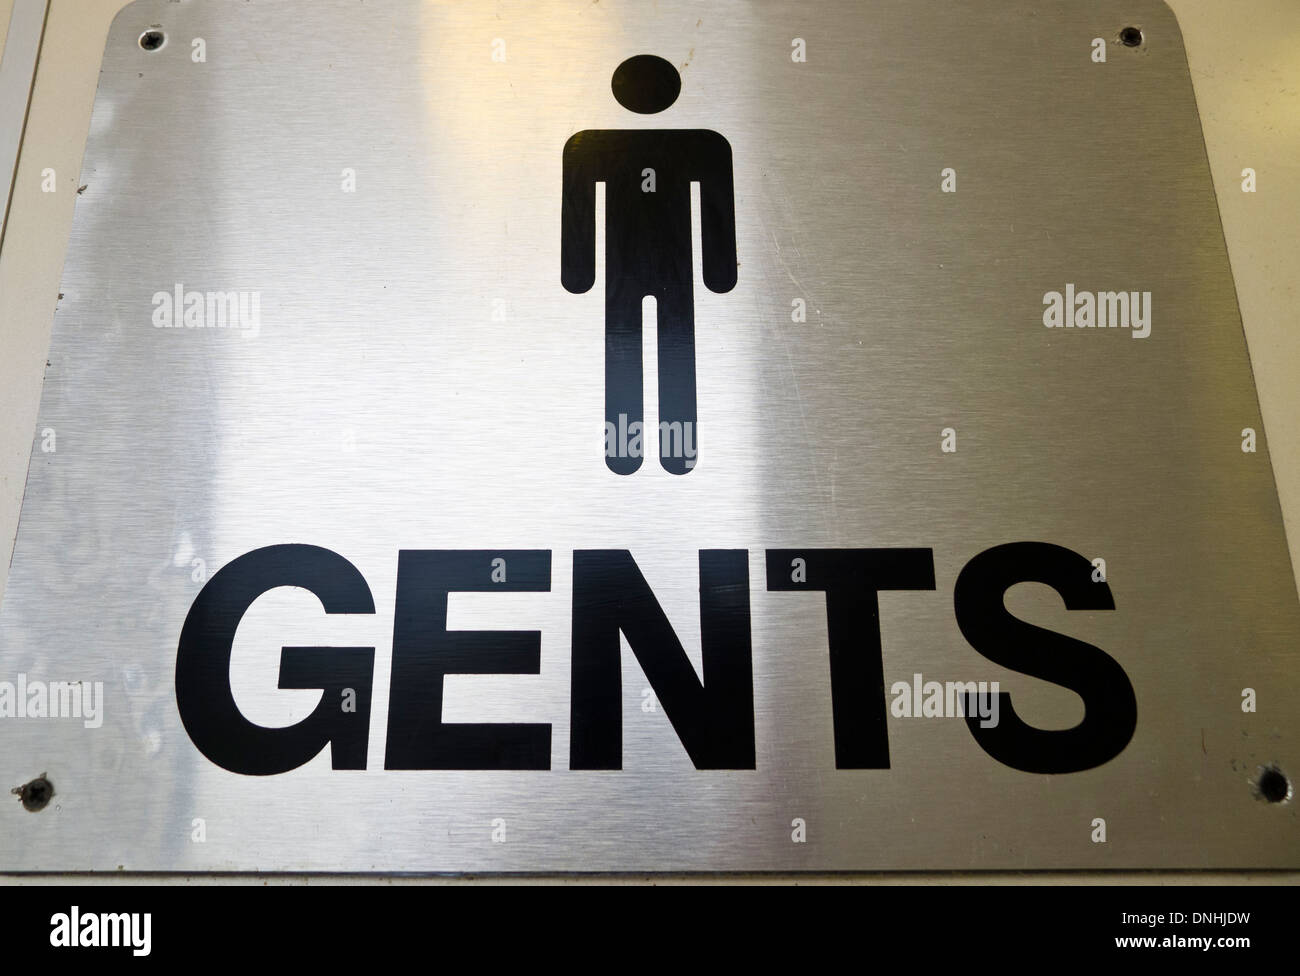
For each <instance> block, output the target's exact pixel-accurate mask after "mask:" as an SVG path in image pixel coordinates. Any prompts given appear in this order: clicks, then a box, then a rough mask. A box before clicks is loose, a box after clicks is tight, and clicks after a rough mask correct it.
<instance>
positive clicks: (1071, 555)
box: [953, 542, 1137, 773]
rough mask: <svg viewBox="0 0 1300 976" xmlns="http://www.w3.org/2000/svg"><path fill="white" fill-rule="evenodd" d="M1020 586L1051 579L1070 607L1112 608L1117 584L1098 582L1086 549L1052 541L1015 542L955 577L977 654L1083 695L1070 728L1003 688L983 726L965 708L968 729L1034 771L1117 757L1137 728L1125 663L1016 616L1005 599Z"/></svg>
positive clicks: (1072, 768) (1005, 758)
mask: <svg viewBox="0 0 1300 976" xmlns="http://www.w3.org/2000/svg"><path fill="white" fill-rule="evenodd" d="M1016 583H1045V584H1047V585H1048V586H1050V587H1052V588H1053V589H1054V590H1056V591H1057V592H1058V593H1059V594H1061V597H1062V599H1063V600H1064V601H1065V606H1066V608H1067V609H1069V610H1114V609H1115V601H1114V599H1113V598H1112V596H1111V592H1110V587H1109V586H1108V585H1107V584H1106V583H1104V582H1098V583H1094V582H1092V563H1091V562H1089V561H1088V559H1087V558H1086V557H1084V556H1081V555H1079V554H1078V553H1076V552H1072V551H1071V550H1069V549H1066V548H1064V547H1062V546H1055V545H1051V544H1050V543H1046V542H1012V543H1008V544H1006V545H1001V546H994V547H993V548H992V549H986V550H985V551H984V552H982V553H980V554H979V555H977V556H975V557H974V558H973V559H972V560H971V561H970V562H968V563H967V564H966V566H965V568H963V569H962V571H961V574H960V575H959V576H958V577H957V584H956V586H955V588H954V590H953V605H954V609H955V611H956V615H957V626H958V627H960V628H961V632H962V634H963V635H964V636H965V638H966V640H967V641H969V642H970V645H971V646H972V647H973V648H975V650H977V651H979V653H980V654H982V655H984V657H986V658H988V659H989V660H990V661H994V662H996V663H998V664H1001V665H1003V666H1004V667H1008V668H1011V669H1012V670H1015V671H1019V672H1021V673H1022V674H1028V675H1032V676H1034V677H1035V678H1042V679H1043V680H1045V681H1050V682H1052V683H1053V684H1057V685H1061V686H1062V687H1065V688H1069V689H1070V690H1071V691H1073V692H1075V693H1076V694H1077V695H1079V697H1081V698H1082V699H1083V704H1084V716H1083V721H1082V722H1080V723H1079V724H1078V725H1076V726H1075V727H1074V728H1072V729H1060V730H1045V729H1036V728H1034V727H1033V726H1031V725H1027V724H1026V723H1025V722H1024V721H1023V720H1021V719H1020V717H1019V716H1017V715H1016V712H1015V709H1014V708H1012V706H1011V696H1010V695H1009V694H1007V693H1006V692H1001V693H999V696H998V697H999V706H1000V710H1001V719H1000V721H999V722H998V724H997V725H996V726H993V727H992V728H982V727H980V724H979V720H978V716H977V715H976V713H975V712H974V711H973V710H971V709H970V708H967V710H966V726H967V728H969V729H970V732H971V735H973V736H975V741H976V742H978V743H979V745H980V748H982V749H983V750H984V751H985V752H987V753H988V754H989V755H990V756H992V757H993V758H994V759H996V760H998V762H1001V763H1005V764H1006V765H1008V766H1011V767H1012V768H1014V769H1022V770H1024V771H1025V772H1029V773H1074V772H1079V771H1080V770H1084V769H1091V768H1093V767H1094V766H1100V765H1101V764H1102V763H1104V762H1108V761H1110V760H1111V759H1114V758H1115V757H1116V756H1118V755H1119V754H1120V753H1121V752H1122V751H1123V750H1124V747H1125V746H1127V745H1128V743H1129V740H1130V739H1132V738H1133V731H1134V729H1136V728H1137V699H1136V698H1135V697H1134V694H1133V685H1132V684H1131V683H1130V682H1129V679H1128V675H1127V674H1125V673H1124V669H1123V668H1121V667H1120V666H1119V664H1118V663H1117V662H1116V661H1115V659H1114V658H1112V657H1111V656H1110V655H1109V654H1107V653H1106V652H1105V651H1103V650H1101V649H1100V648H1097V647H1094V646H1093V645H1091V644H1085V643H1084V642H1083V641H1080V640H1075V639H1074V638H1073V637H1066V636H1065V635H1063V634H1058V633H1055V632H1053V631H1050V630H1045V629H1043V628H1042V627H1035V626H1034V625H1033V624H1027V623H1025V622H1024V621H1022V620H1018V619H1016V618H1015V617H1013V616H1012V615H1011V614H1010V613H1009V612H1008V611H1007V608H1006V605H1005V603H1004V602H1003V598H1004V596H1005V594H1006V591H1007V590H1008V589H1009V588H1011V587H1012V586H1014V585H1015V584H1016Z"/></svg>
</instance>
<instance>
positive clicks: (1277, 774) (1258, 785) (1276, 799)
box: [1255, 766, 1291, 803]
mask: <svg viewBox="0 0 1300 976" xmlns="http://www.w3.org/2000/svg"><path fill="white" fill-rule="evenodd" d="M1255 789H1256V790H1258V791H1259V795H1260V797H1261V798H1263V799H1265V800H1267V801H1268V802H1269V803H1284V802H1285V801H1287V800H1289V799H1291V781H1290V780H1288V779H1287V778H1286V773H1284V772H1282V770H1280V769H1278V768H1277V767H1276V766H1266V767H1264V768H1263V769H1262V770H1260V773H1259V779H1258V780H1256V781H1255Z"/></svg>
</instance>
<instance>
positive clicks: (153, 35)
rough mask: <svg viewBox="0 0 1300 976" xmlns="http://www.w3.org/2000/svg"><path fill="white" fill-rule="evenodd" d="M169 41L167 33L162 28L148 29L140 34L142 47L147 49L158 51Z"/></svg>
mask: <svg viewBox="0 0 1300 976" xmlns="http://www.w3.org/2000/svg"><path fill="white" fill-rule="evenodd" d="M166 43H167V35H166V34H164V33H163V32H162V31H160V30H147V31H145V32H144V33H143V34H141V35H140V47H142V48H143V49H144V50H146V51H156V50H158V49H159V48H160V47H162V46H163V45H164V44H166Z"/></svg>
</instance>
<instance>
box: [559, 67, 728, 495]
mask: <svg viewBox="0 0 1300 976" xmlns="http://www.w3.org/2000/svg"><path fill="white" fill-rule="evenodd" d="M611 87H612V88H613V91H614V97H615V98H616V99H617V100H618V102H619V104H620V105H622V106H623V107H624V108H626V109H630V110H631V111H633V112H639V113H641V114H644V115H649V114H653V113H655V112H662V111H663V110H664V109H666V108H668V107H669V106H670V105H672V104H673V102H674V101H676V100H677V95H678V93H679V92H680V91H681V87H682V81H681V77H680V76H679V75H678V74H677V69H676V68H674V67H673V66H672V65H671V64H669V63H668V62H667V61H665V60H664V59H663V58H658V57H655V56H654V55H650V54H639V55H637V56H636V57H632V58H628V59H627V60H626V61H624V62H623V63H622V64H620V65H619V66H618V68H617V69H615V71H614V77H613V82H612V86H611ZM598 182H603V183H604V184H605V422H606V427H605V429H606V452H605V455H606V456H605V462H606V464H608V465H609V468H610V470H611V471H614V472H615V473H616V474H631V473H632V472H633V471H635V470H636V469H637V468H639V467H640V466H641V457H640V454H641V453H642V452H641V451H636V450H633V451H628V450H625V448H626V447H627V443H626V440H625V438H624V433H625V432H626V431H628V430H629V428H632V429H634V430H635V429H639V428H642V427H643V424H644V421H643V417H642V410H643V406H642V364H641V301H642V299H643V298H645V296H646V295H653V296H654V298H655V303H656V306H657V309H658V349H659V457H660V462H661V463H662V464H663V466H664V468H665V469H667V470H668V471H670V472H672V473H673V474H686V472H688V471H690V470H691V469H692V468H693V467H694V466H695V460H696V451H697V445H698V443H699V441H698V435H697V431H696V415H695V299H694V293H693V290H692V283H691V183H692V182H698V183H699V184H700V212H701V220H700V224H701V227H700V232H701V235H700V236H701V242H700V247H701V251H702V254H703V263H704V284H705V285H706V286H707V287H708V288H709V289H710V290H711V291H716V292H727V291H730V290H731V289H732V288H734V287H735V285H736V205H735V201H734V199H733V189H732V178H731V145H730V144H729V143H728V142H727V140H726V139H724V138H723V137H722V136H721V135H719V134H718V133H716V132H713V131H712V130H710V129H585V130H583V131H582V132H578V133H575V134H574V135H573V136H572V137H570V139H569V141H568V142H567V143H566V144H565V146H564V200H563V205H562V220H561V223H562V233H563V236H562V238H561V242H560V264H561V269H560V280H561V281H562V282H563V284H564V287H565V288H566V289H568V290H569V291H571V292H574V293H575V294H578V293H581V292H585V291H587V290H588V289H589V288H591V286H592V285H593V284H595V280H596V219H595V218H596V184H597V183H598ZM634 424H635V425H636V428H633V425H634ZM611 432H615V436H614V438H613V439H612V442H613V443H612V445H611V437H610V433H611ZM649 440H650V438H649V437H648V436H645V437H643V438H642V443H647V444H648V442H649Z"/></svg>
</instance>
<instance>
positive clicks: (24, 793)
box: [10, 773, 54, 813]
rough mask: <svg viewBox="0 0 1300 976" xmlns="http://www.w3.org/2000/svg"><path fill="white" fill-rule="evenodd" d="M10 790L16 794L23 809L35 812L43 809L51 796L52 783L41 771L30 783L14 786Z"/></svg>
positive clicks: (52, 792) (52, 790)
mask: <svg viewBox="0 0 1300 976" xmlns="http://www.w3.org/2000/svg"><path fill="white" fill-rule="evenodd" d="M10 792H12V793H16V794H17V795H18V799H19V800H20V801H21V802H22V805H23V809H24V810H29V811H31V812H32V813H36V812H37V811H38V810H44V809H45V807H46V806H47V805H48V804H49V802H50V800H51V798H53V796H54V784H53V783H51V782H50V781H49V780H48V779H46V778H45V774H44V773H41V775H40V776H37V777H36V778H35V779H34V780H32V781H31V782H30V783H24V784H23V785H22V786H15V787H14V788H13V789H12V790H11V791H10Z"/></svg>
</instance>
